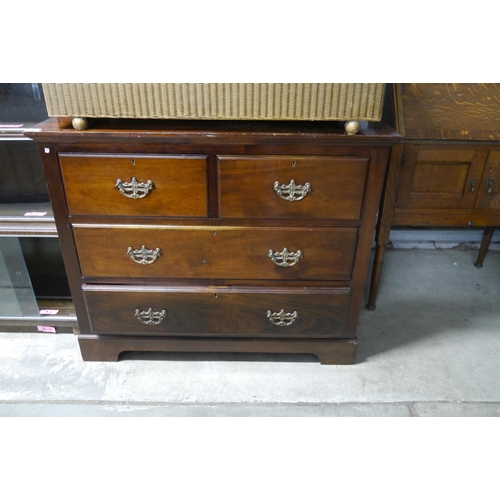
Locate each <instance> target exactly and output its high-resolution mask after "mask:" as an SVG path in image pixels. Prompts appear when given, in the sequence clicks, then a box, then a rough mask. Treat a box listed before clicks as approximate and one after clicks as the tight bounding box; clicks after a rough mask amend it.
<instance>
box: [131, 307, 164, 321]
mask: <svg viewBox="0 0 500 500" xmlns="http://www.w3.org/2000/svg"><path fill="white" fill-rule="evenodd" d="M135 317H136V318H137V319H138V320H139V321H140V322H141V323H144V324H145V325H159V324H160V323H161V322H162V321H163V320H164V319H165V318H166V317H167V311H166V310H165V309H163V310H162V311H160V312H158V311H153V309H151V307H150V308H149V310H147V311H141V310H140V309H136V310H135Z"/></svg>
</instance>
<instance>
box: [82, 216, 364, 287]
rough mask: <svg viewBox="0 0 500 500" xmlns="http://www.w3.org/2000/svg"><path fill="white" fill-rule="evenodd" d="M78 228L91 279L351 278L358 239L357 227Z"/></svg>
mask: <svg viewBox="0 0 500 500" xmlns="http://www.w3.org/2000/svg"><path fill="white" fill-rule="evenodd" d="M73 231H74V237H75V243H76V248H77V251H78V256H79V259H80V266H81V272H82V275H83V276H84V277H87V278H88V277H127V278H144V277H147V278H196V279H201V278H212V279H257V280H268V279H269V280H275V279H280V280H301V279H309V280H348V279H350V277H351V270H352V266H353V260H354V253H355V248H356V241H357V229H356V228H340V229H325V228H282V227H278V228H277V227H265V228H249V227H232V226H224V227H214V226H196V227H192V226H189V227H186V226H160V225H158V226H118V225H102V226H100V225H85V224H81V225H74V226H73ZM287 252H288V254H287ZM299 252H300V253H299Z"/></svg>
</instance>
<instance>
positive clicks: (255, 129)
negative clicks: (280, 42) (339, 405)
mask: <svg viewBox="0 0 500 500" xmlns="http://www.w3.org/2000/svg"><path fill="white" fill-rule="evenodd" d="M28 135H30V137H32V138H34V139H35V140H36V141H37V142H38V143H39V147H40V154H41V156H42V160H43V164H44V168H45V172H46V177H47V184H48V188H49V193H50V196H51V201H52V205H53V211H54V216H55V219H56V224H57V228H58V233H59V237H60V242H61V248H62V252H63V257H64V260H65V265H66V268H67V269H66V270H67V274H68V279H69V282H70V286H71V290H72V295H73V300H74V305H75V309H76V312H77V317H78V321H79V328H80V332H79V337H78V340H79V344H80V348H81V352H82V356H83V359H85V360H88V361H117V360H118V356H119V354H120V353H121V352H124V351H199V352H209V351H218V352H273V353H313V354H315V355H317V356H318V357H319V359H320V361H321V362H322V363H327V364H337V363H339V364H340V363H342V364H344V363H352V362H353V361H354V360H355V353H356V346H357V339H356V327H357V322H358V316H359V312H360V308H361V302H362V298H363V292H364V285H365V281H366V274H367V269H368V264H369V257H370V251H371V246H372V240H373V232H374V227H375V222H376V214H377V210H378V205H379V202H380V195H381V190H382V185H383V182H384V176H385V171H386V165H387V159H388V154H389V150H390V147H391V145H392V144H393V143H394V142H395V141H396V140H397V139H398V137H399V136H398V134H397V133H395V132H394V131H393V130H392V129H390V128H388V127H385V126H383V125H380V124H372V125H366V127H365V128H364V129H363V130H362V131H361V133H360V134H359V135H354V136H350V135H347V134H345V133H344V132H343V129H342V128H341V126H340V125H338V124H335V123H326V122H321V123H303V122H301V123H294V122H279V123H276V122H264V123H263V122H251V123H250V122H209V121H206V122H204V121H195V122H189V121H158V120H156V121H146V120H136V121H125V120H114V121H113V120H108V121H102V122H100V123H97V124H96V126H95V127H93V128H91V129H89V130H86V131H77V130H73V129H60V128H59V127H58V124H57V122H56V120H54V119H51V120H48V121H46V122H44V123H43V124H41V125H39V129H38V130H36V131H32V132H30V133H29V134H28Z"/></svg>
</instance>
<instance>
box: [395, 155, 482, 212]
mask: <svg viewBox="0 0 500 500" xmlns="http://www.w3.org/2000/svg"><path fill="white" fill-rule="evenodd" d="M486 154H487V153H486V151H481V150H479V151H474V150H463V149H433V148H419V147H417V146H414V147H412V146H407V148H406V151H405V155H404V159H403V164H402V167H401V174H400V187H399V190H398V198H397V201H396V207H397V208H408V209H412V208H436V209H440V208H443V209H450V208H472V207H473V206H474V203H475V199H476V197H477V193H478V188H479V183H480V179H481V174H482V169H483V165H484V161H485V159H486Z"/></svg>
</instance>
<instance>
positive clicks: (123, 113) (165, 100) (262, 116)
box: [43, 83, 385, 121]
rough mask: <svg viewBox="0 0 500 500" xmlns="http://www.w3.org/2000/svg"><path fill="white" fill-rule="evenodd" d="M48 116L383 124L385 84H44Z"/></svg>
mask: <svg viewBox="0 0 500 500" xmlns="http://www.w3.org/2000/svg"><path fill="white" fill-rule="evenodd" d="M43 90H44V94H45V102H46V105H47V111H48V114H49V116H54V117H75V116H78V117H86V118H99V117H108V118H162V119H210V120H367V121H380V120H381V119H382V108H383V100H384V90H385V84H383V83H44V84H43Z"/></svg>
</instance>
